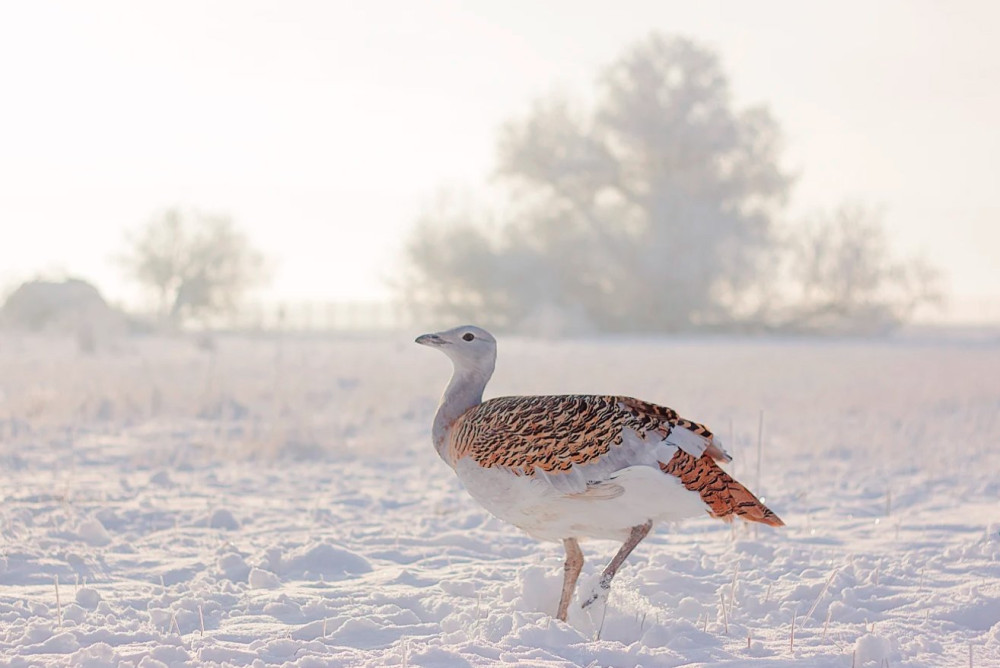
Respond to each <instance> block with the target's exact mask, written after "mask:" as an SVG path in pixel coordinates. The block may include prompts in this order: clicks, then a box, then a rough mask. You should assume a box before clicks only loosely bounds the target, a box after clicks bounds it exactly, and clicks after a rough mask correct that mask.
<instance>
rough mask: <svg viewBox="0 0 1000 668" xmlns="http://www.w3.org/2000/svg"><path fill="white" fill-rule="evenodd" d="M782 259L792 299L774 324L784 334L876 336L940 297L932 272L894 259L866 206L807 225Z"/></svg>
mask: <svg viewBox="0 0 1000 668" xmlns="http://www.w3.org/2000/svg"><path fill="white" fill-rule="evenodd" d="M788 260H789V271H790V279H791V281H790V283H791V284H792V285H794V286H795V294H793V295H792V296H791V299H790V300H789V304H788V307H787V309H786V314H785V316H784V317H783V318H779V319H778V323H780V326H781V327H782V328H785V329H797V330H817V331H849V332H863V333H878V332H883V331H887V330H890V329H892V328H894V327H896V326H898V325H899V324H901V323H903V322H905V321H906V320H908V319H909V318H910V316H911V315H912V314H913V311H914V310H915V309H916V308H917V307H918V306H919V305H921V304H935V303H939V302H941V300H942V298H943V297H942V293H941V289H940V275H939V273H938V271H937V270H936V269H935V268H934V267H932V266H931V265H929V264H928V263H927V262H926V261H924V260H922V259H920V258H911V259H906V260H903V259H897V258H895V257H893V254H892V252H891V249H890V248H889V244H888V241H887V239H886V235H885V229H884V226H883V225H882V222H881V218H880V213H879V212H878V211H877V210H874V209H872V208H870V207H864V206H860V205H856V204H855V205H852V204H845V205H842V206H840V207H838V208H837V209H835V210H833V211H832V212H829V213H825V214H822V215H818V216H816V217H814V218H813V219H812V220H809V221H807V222H806V223H804V224H803V225H801V226H800V227H799V228H798V229H797V230H795V231H794V232H793V236H792V237H791V244H790V252H789V256H788Z"/></svg>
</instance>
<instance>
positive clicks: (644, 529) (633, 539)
mask: <svg viewBox="0 0 1000 668" xmlns="http://www.w3.org/2000/svg"><path fill="white" fill-rule="evenodd" d="M652 528H653V521H652V520H649V521H648V522H646V523H645V524H640V525H639V526H635V527H632V533H630V534H629V537H628V540H626V541H625V543H624V544H623V545H622V546H621V549H620V550H618V554H616V555H615V556H614V558H613V559H612V560H611V563H610V564H608V567H607V568H605V569H604V572H603V573H601V579H600V581H599V582H598V586H597V587H595V588H594V591H593V592H592V593H591V594H590V596H588V597H587V600H586V601H584V602H583V603H582V604H581V605H580V607H581V608H586V607H588V606H589V605H591V604H592V603H594V601H596V600H597V599H599V598H601V597H603V596H606V595H607V593H608V591H609V590H610V589H611V580H612V579H614V577H615V573H617V572H618V569H619V568H621V565H622V564H623V563H625V559H627V558H628V555H630V554H632V550H634V549H635V546H636V545H638V544H639V543H640V542H641V541H642V539H643V538H645V537H646V535H647V534H648V533H649V530H650V529H652Z"/></svg>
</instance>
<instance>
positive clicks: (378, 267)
mask: <svg viewBox="0 0 1000 668" xmlns="http://www.w3.org/2000/svg"><path fill="white" fill-rule="evenodd" d="M998 25H1000V3H998V2H990V1H984V2H930V1H921V0H909V1H902V0H900V1H893V2H889V1H880V2H870V1H861V2H856V1H840V2H829V3H816V2H800V1H788V2H753V3H750V2H737V1H733V2H709V1H704V0H702V1H699V2H690V1H689V0H687V1H683V2H665V1H664V0H652V1H649V2H631V1H627V0H615V1H613V2H612V1H608V2H582V1H580V0H559V1H551V0H547V1H545V2H537V1H512V0H502V1H501V0H496V1H493V2H472V1H468V0H467V1H464V2H458V1H454V2H446V1H434V2H416V1H414V0H400V1H385V2H320V1H316V2H284V1H283V2H277V1H275V2H248V1H247V0H234V1H217V2H212V1H207V0H199V1H197V2H178V1H177V0H172V1H171V2H157V3H154V2H136V1H125V2H101V1H97V0H88V1H87V2H48V1H43V0H32V1H30V2H17V3H15V2H7V3H3V5H2V9H0V91H2V92H0V229H2V232H3V234H2V237H0V287H3V286H9V285H11V284H12V283H14V282H15V281H18V280H22V279H25V278H30V277H33V276H35V275H37V274H39V273H44V274H49V275H53V274H55V273H57V272H58V273H66V272H68V273H71V274H74V275H79V276H81V277H84V278H88V279H90V280H92V281H94V282H95V283H97V284H98V286H99V287H100V288H101V289H102V290H103V291H104V293H105V294H106V295H107V296H108V297H110V298H112V299H127V298H129V295H130V293H129V292H128V290H127V288H126V287H125V286H124V285H123V284H122V281H121V277H120V272H119V270H118V268H117V266H116V265H115V264H114V263H113V261H112V258H113V256H114V255H115V254H116V253H117V252H120V251H121V250H122V248H123V242H122V238H123V233H124V231H125V230H126V229H128V228H130V227H133V226H135V225H136V224H138V223H141V222H142V221H144V220H146V219H148V218H149V217H150V216H151V215H152V214H153V213H154V212H156V211H157V210H158V209H161V208H162V207H166V206H171V205H175V204H180V205H183V206H190V207H197V208H200V209H203V210H206V211H213V212H228V213H230V214H231V215H233V216H234V217H235V218H236V219H237V221H238V222H239V223H240V224H242V226H243V227H244V228H245V229H246V230H247V231H248V232H249V233H250V234H251V236H252V237H253V239H254V240H255V241H256V242H257V244H258V245H259V246H261V247H262V248H263V249H264V250H265V251H266V252H267V253H268V254H269V255H270V256H271V257H272V258H273V260H274V281H273V284H272V286H271V287H270V289H269V291H268V294H269V295H270V296H271V297H274V298H282V299H283V298H292V299H352V298H356V299H366V298H377V297H379V296H381V295H384V294H386V289H385V287H384V286H383V285H382V284H381V280H382V278H383V277H386V276H391V274H392V272H393V265H394V263H395V261H396V253H397V252H398V248H399V244H400V240H401V238H402V236H403V235H404V234H405V233H406V231H407V230H408V228H409V226H410V225H411V224H412V222H413V219H414V218H415V216H416V215H417V213H418V212H419V210H420V208H421V206H422V204H423V203H425V202H427V201H430V200H431V199H433V197H434V195H435V193H436V192H437V191H438V189H439V188H440V187H441V186H457V187H463V186H471V187H476V186H478V185H480V184H482V183H484V182H485V181H486V179H487V178H488V177H489V175H490V172H491V169H492V166H493V150H494V145H495V138H496V130H497V128H498V126H499V125H500V124H501V123H502V122H503V121H504V120H505V119H508V118H510V117H512V116H513V115H517V114H521V113H524V112H525V111H526V110H527V109H528V107H529V105H530V103H531V101H532V99H534V98H535V97H537V96H539V95H541V94H544V93H547V92H549V91H551V90H553V89H560V90H564V91H567V92H571V93H572V92H580V93H584V92H586V91H588V90H589V89H590V87H591V84H592V82H593V81H594V79H595V76H596V74H597V73H598V72H599V70H600V68H601V66H603V65H605V64H607V63H609V62H610V61H611V60H613V59H614V58H615V57H616V56H617V55H618V54H619V53H620V52H621V51H622V49H623V48H624V47H625V46H627V45H628V44H629V43H631V42H634V41H636V40H638V39H641V38H643V37H645V36H646V35H648V34H649V33H650V32H651V31H653V30H658V31H661V32H664V33H676V34H682V35H686V36H689V37H692V38H694V39H696V40H698V41H699V42H701V43H703V44H705V45H707V46H709V47H711V48H713V49H715V50H717V51H718V52H719V53H720V54H721V56H722V59H723V65H724V68H725V70H726V72H727V73H728V74H729V77H730V80H731V82H732V86H733V93H734V97H735V100H736V102H737V104H739V105H740V106H743V105H748V104H759V103H765V104H767V105H768V106H769V107H770V109H771V111H772V113H773V114H774V115H775V116H776V117H777V119H778V121H779V122H780V124H781V125H782V127H783V128H784V131H785V137H786V143H787V151H786V153H785V156H786V164H787V165H788V166H789V167H790V168H791V169H792V170H793V171H795V172H796V173H798V174H800V177H799V182H798V184H797V187H796V189H795V195H794V200H793V209H794V210H795V211H797V212H808V211H811V210H815V209H818V208H824V207H830V206H833V205H835V204H837V203H838V202H841V201H843V200H845V199H850V200H854V201H862V202H869V203H873V204H877V205H883V206H884V207H885V208H886V211H887V221H886V222H887V225H888V226H889V229H890V231H891V233H892V235H893V240H894V243H895V244H896V246H897V248H898V249H899V250H900V251H901V252H921V253H924V254H925V255H927V256H928V257H929V258H930V259H931V260H932V261H933V262H935V263H937V264H938V265H939V266H940V267H942V268H943V269H944V270H945V271H946V272H947V274H948V276H949V278H950V281H949V283H950V288H951V291H952V292H953V293H954V294H956V295H959V296H963V295H965V296H987V297H1000V204H998V201H1000V197H998V194H997V187H998V186H1000V129H998V128H1000V124H998V120H997V119H1000V40H997V38H996V34H997V33H996V28H997V26H998Z"/></svg>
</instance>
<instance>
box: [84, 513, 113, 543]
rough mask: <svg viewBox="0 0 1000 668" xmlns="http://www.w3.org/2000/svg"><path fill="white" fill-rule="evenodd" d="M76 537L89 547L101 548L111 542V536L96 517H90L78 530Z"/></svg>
mask: <svg viewBox="0 0 1000 668" xmlns="http://www.w3.org/2000/svg"><path fill="white" fill-rule="evenodd" d="M76 535H77V536H79V538H80V540H82V541H83V542H85V543H86V544H87V545H93V546H95V547H100V546H103V545H107V544H108V543H110V542H111V534H109V533H108V530H107V529H105V528H104V525H103V524H101V521H100V520H99V519H97V518H96V517H88V518H86V519H85V520H83V521H82V522H80V524H79V526H77V528H76Z"/></svg>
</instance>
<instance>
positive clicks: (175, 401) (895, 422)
mask: <svg viewBox="0 0 1000 668" xmlns="http://www.w3.org/2000/svg"><path fill="white" fill-rule="evenodd" d="M416 333H417V332H413V333H410V334H408V335H402V334H401V335H399V336H395V337H392V336H387V335H382V336H378V337H368V338H364V337H360V336H359V337H353V338H348V337H331V338H325V339H320V338H313V339H294V338H284V339H280V338H259V339H253V338H249V337H242V338H241V337H221V338H218V339H217V340H216V347H215V349H214V350H206V349H202V348H199V347H197V346H196V345H194V343H193V342H192V341H190V340H186V339H177V340H162V339H134V340H126V341H122V342H120V343H119V344H117V345H116V346H115V347H114V348H112V349H105V350H101V351H99V352H98V354H96V355H92V356H85V355H80V354H79V353H78V352H77V351H76V349H75V345H74V343H73V342H72V341H65V342H63V341H56V340H40V339H30V338H17V337H11V336H6V337H4V338H2V339H0V499H2V506H0V665H11V666H28V665H40V664H42V665H74V666H75V665H82V666H105V665H120V664H124V665H127V664H129V663H131V664H134V665H141V666H159V665H211V664H233V665H296V666H328V665H409V666H491V665H497V664H501V663H509V664H517V665H528V666H573V665H579V666H591V665H594V666H596V665H612V666H631V665H643V666H677V665H706V666H716V665H725V666H790V665H810V666H837V667H847V666H852V665H854V666H857V667H860V666H880V665H886V664H888V665H890V666H893V667H896V666H963V667H964V666H969V665H973V666H998V665H1000V339H998V338H996V337H994V338H992V339H991V338H990V337H988V336H987V337H980V338H978V339H974V340H961V339H951V340H948V339H939V340H934V339H929V338H925V339H923V340H920V339H903V340H888V341H876V342H869V341H810V340H780V341H779V340H762V341H761V340H757V341H744V340H736V339H724V338H722V339H707V340H695V339H660V340H603V341H602V340H597V341H570V342H557V341H530V340H517V339H509V338H508V339H504V338H502V339H501V341H500V360H499V363H498V370H497V374H496V377H495V379H494V381H493V383H492V384H491V386H490V387H489V388H488V390H487V393H488V395H490V396H495V395H499V394H511V393H542V392H609V393H610V392H614V393H622V394H630V395H634V396H638V397H642V398H644V399H648V400H651V401H656V402H659V403H664V404H667V405H669V406H672V407H674V408H676V409H678V410H679V411H681V413H682V414H683V415H685V416H687V417H690V418H692V419H695V420H699V421H703V422H705V423H707V424H709V425H710V426H712V427H713V428H714V429H715V430H716V431H717V432H718V433H719V434H720V435H721V436H722V437H723V439H725V440H727V441H728V442H729V445H730V450H731V451H732V452H733V454H734V455H735V456H736V457H737V460H736V461H735V462H734V463H733V464H732V465H730V471H731V472H733V473H734V474H735V475H736V477H737V478H739V479H741V480H742V481H743V482H745V483H746V484H748V485H749V486H750V487H752V488H754V489H756V490H757V491H758V492H759V493H760V494H761V495H763V496H765V497H766V500H767V503H768V505H769V506H770V507H771V508H773V509H774V510H775V511H776V512H777V513H778V514H779V515H780V516H781V517H782V518H783V519H784V520H785V521H786V522H787V524H788V526H787V527H786V528H784V529H781V530H774V529H770V528H768V527H760V528H754V527H749V526H746V525H740V524H736V525H732V526H729V525H726V524H723V523H721V522H718V521H714V520H711V519H710V518H707V517H706V518H704V519H699V520H694V521H690V522H686V523H683V524H679V525H677V526H662V527H659V528H658V529H657V530H656V531H655V533H654V534H652V535H651V536H650V537H649V538H648V539H647V540H646V541H645V542H644V543H643V544H642V545H640V546H639V548H638V549H637V550H636V552H635V553H634V554H633V555H632V557H631V558H630V559H629V561H628V562H627V563H626V566H625V567H624V568H623V569H622V571H621V572H620V574H619V576H618V578H617V579H616V580H615V582H614V586H613V588H612V592H611V596H610V599H609V603H608V606H607V608H606V609H601V610H596V611H593V612H589V613H584V612H582V611H580V610H579V609H576V608H574V609H573V610H572V611H571V613H570V620H569V621H570V623H569V624H562V623H559V622H557V621H555V620H554V619H553V617H552V615H553V613H554V612H555V607H556V603H557V599H558V590H559V585H560V582H561V577H562V558H563V557H562V548H561V546H559V545H556V544H540V543H536V542H535V541H533V540H531V539H529V538H527V537H526V536H524V535H522V534H521V533H520V532H519V531H518V530H516V529H514V528H511V527H508V526H505V525H503V524H502V523H500V522H499V521H497V520H495V519H493V518H491V517H490V516H488V515H487V514H486V513H485V512H484V511H482V510H481V509H480V508H478V507H477V506H476V505H475V503H474V502H473V501H472V500H471V499H470V498H469V497H468V496H467V495H466V494H465V493H464V492H463V491H462V490H461V488H460V486H459V484H458V483H457V481H456V480H455V478H454V476H453V475H452V473H451V472H450V471H449V469H448V468H447V467H446V466H445V465H444V464H443V463H442V462H440V461H439V460H438V459H437V456H436V455H435V453H434V451H433V449H432V448H431V445H430V443H429V437H428V432H429V425H430V421H431V418H432V415H433V411H434V408H435V405H436V401H437V397H438V396H439V394H440V392H441V390H442V388H443V387H444V384H445V382H446V381H447V379H448V376H449V374H450V371H451V370H450V366H449V364H448V362H447V360H446V359H445V358H444V357H443V356H441V355H440V354H438V353H436V352H434V351H430V350H427V349H424V348H420V347H418V346H416V345H413V343H412V338H413V335H414V334H416ZM761 410H763V412H764V439H763V450H762V454H763V458H762V466H761V469H760V478H761V479H760V480H759V481H758V480H757V447H756V441H757V428H758V419H759V416H760V411H761ZM616 549H617V545H615V544H613V543H608V542H603V541H593V542H588V543H585V544H584V553H585V555H586V557H587V564H586V566H585V568H584V576H583V578H582V579H581V585H582V586H581V588H582V589H585V588H586V587H587V586H588V585H589V584H591V583H592V582H593V580H594V578H595V577H596V574H597V573H598V572H599V571H600V569H601V568H602V567H603V565H604V562H605V561H606V560H607V559H608V558H610V556H611V555H612V554H613V553H614V551H615V550H616Z"/></svg>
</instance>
